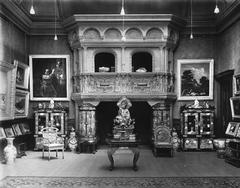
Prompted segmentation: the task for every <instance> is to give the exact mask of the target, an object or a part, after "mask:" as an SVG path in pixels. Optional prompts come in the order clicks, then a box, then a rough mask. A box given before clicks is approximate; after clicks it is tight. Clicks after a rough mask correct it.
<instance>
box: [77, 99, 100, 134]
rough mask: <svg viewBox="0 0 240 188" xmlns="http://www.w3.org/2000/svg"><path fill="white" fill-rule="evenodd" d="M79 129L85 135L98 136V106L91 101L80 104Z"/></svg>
mask: <svg viewBox="0 0 240 188" xmlns="http://www.w3.org/2000/svg"><path fill="white" fill-rule="evenodd" d="M78 113H79V114H78V118H79V119H78V130H79V132H80V135H81V136H83V137H89V136H93V137H95V136H96V119H95V113H96V107H95V106H94V105H92V104H90V103H83V104H82V105H81V106H79V112H78Z"/></svg>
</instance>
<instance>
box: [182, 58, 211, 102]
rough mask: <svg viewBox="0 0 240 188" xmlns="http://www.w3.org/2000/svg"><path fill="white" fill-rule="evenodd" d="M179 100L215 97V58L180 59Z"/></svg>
mask: <svg viewBox="0 0 240 188" xmlns="http://www.w3.org/2000/svg"><path fill="white" fill-rule="evenodd" d="M177 63H178V73H177V74H178V75H177V79H178V100H195V99H198V100H212V99H213V74H214V69H213V65H214V61H213V59H179V60H178V61H177Z"/></svg>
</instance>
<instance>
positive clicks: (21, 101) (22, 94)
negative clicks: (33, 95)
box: [15, 89, 29, 118]
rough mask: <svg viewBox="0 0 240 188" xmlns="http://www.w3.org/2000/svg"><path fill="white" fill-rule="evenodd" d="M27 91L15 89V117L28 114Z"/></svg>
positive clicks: (22, 116)
mask: <svg viewBox="0 0 240 188" xmlns="http://www.w3.org/2000/svg"><path fill="white" fill-rule="evenodd" d="M28 107H29V92H28V91H24V90H20V89H17V90H16V95H15V118H24V117H27V116H28Z"/></svg>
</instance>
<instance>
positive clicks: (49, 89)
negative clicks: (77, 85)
mask: <svg viewBox="0 0 240 188" xmlns="http://www.w3.org/2000/svg"><path fill="white" fill-rule="evenodd" d="M29 62H30V70H31V72H30V100H35V101H46V100H51V99H53V100H55V101H64V100H69V82H70V79H69V78H70V71H69V64H70V62H69V55H30V56H29Z"/></svg>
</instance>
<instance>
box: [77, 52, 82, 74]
mask: <svg viewBox="0 0 240 188" xmlns="http://www.w3.org/2000/svg"><path fill="white" fill-rule="evenodd" d="M78 57H79V65H78V73H83V48H78Z"/></svg>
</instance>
